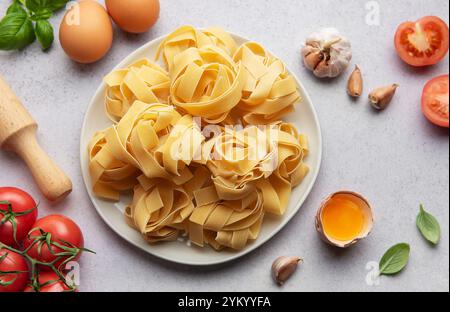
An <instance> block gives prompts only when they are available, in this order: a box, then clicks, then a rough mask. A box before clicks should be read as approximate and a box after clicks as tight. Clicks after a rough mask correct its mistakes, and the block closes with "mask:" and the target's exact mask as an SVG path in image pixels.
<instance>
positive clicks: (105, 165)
mask: <svg viewBox="0 0 450 312" xmlns="http://www.w3.org/2000/svg"><path fill="white" fill-rule="evenodd" d="M158 59H162V60H163V63H164V65H162V66H160V65H158V64H157V63H155V62H156V61H158ZM155 62H151V61H150V60H148V59H143V60H139V61H138V62H135V63H133V64H131V65H129V66H128V67H127V68H123V69H118V70H114V71H113V72H111V73H110V74H108V75H107V76H106V77H105V79H104V80H105V83H106V86H107V91H106V97H105V106H106V112H107V115H108V117H109V118H110V119H111V120H112V122H113V124H112V126H111V127H110V128H108V129H106V130H103V131H100V132H97V133H96V134H95V135H94V137H93V138H92V140H91V142H90V144H89V159H90V163H89V170H90V175H91V180H92V185H93V191H94V193H95V194H96V195H97V196H99V197H101V198H104V199H108V200H113V201H118V200H119V199H120V194H121V193H122V192H127V191H132V193H133V200H132V202H131V203H130V204H129V205H128V206H127V207H126V210H125V219H126V221H127V223H128V224H129V225H130V226H131V227H133V228H135V229H136V230H137V231H139V232H140V233H141V234H142V236H143V237H144V238H145V240H147V241H148V242H149V243H157V242H161V241H171V240H176V239H177V238H178V237H179V236H180V235H187V237H188V238H189V240H190V241H191V242H192V243H194V244H196V245H198V246H205V245H210V246H211V247H213V248H214V249H216V250H220V249H223V248H231V249H235V250H240V249H242V248H244V247H245V246H246V245H247V244H248V243H249V242H250V241H252V240H255V239H256V238H257V237H258V235H259V232H260V229H261V226H262V223H263V220H264V216H265V215H266V214H272V215H277V216H281V215H283V214H284V213H285V211H286V208H287V206H288V202H289V198H290V195H291V191H292V188H294V187H295V186H297V185H298V184H300V183H301V181H302V180H303V178H304V177H305V176H306V175H307V173H308V167H307V165H306V164H305V163H304V159H305V157H306V156H307V155H308V143H307V138H306V137H305V136H304V135H302V134H299V133H298V131H297V129H296V128H295V127H294V126H293V125H292V124H289V123H285V122H283V121H282V117H283V116H285V115H286V114H288V113H289V112H292V111H293V110H294V105H295V104H297V103H299V102H300V101H301V97H300V93H299V91H298V86H297V84H296V81H295V79H294V78H293V77H292V76H291V75H290V74H289V73H288V71H287V70H286V68H285V65H284V64H283V62H282V61H280V60H279V59H277V58H275V57H274V56H272V55H271V54H270V53H268V52H267V51H266V50H265V49H264V48H263V47H262V46H261V45H259V44H257V43H254V42H247V43H244V44H242V45H241V46H238V45H237V43H236V42H235V40H234V39H233V38H232V37H231V36H230V35H229V34H228V33H227V32H225V31H223V30H222V29H219V28H209V29H206V30H198V29H195V28H193V27H190V26H183V27H181V28H179V29H177V30H176V31H175V32H173V33H172V34H170V35H169V36H167V37H166V38H165V39H164V40H163V42H162V43H161V45H160V48H159V51H158V55H157V57H156V60H155Z"/></svg>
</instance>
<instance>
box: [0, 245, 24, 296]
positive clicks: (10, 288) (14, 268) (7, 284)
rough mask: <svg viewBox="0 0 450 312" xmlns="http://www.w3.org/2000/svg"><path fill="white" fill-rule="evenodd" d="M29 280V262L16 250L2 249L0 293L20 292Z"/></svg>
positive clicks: (0, 253) (0, 254)
mask: <svg viewBox="0 0 450 312" xmlns="http://www.w3.org/2000/svg"><path fill="white" fill-rule="evenodd" d="M27 282H28V264H27V261H26V260H25V258H24V257H23V256H21V255H19V254H17V253H15V252H12V251H9V250H6V249H1V250H0V293H1V292H20V291H22V290H24V288H25V287H26V286H27Z"/></svg>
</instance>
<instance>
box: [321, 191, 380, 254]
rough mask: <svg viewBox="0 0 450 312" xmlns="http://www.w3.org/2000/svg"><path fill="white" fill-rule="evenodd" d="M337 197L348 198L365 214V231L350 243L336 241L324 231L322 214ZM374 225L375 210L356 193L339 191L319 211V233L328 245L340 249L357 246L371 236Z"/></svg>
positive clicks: (326, 200) (327, 199) (325, 201)
mask: <svg viewBox="0 0 450 312" xmlns="http://www.w3.org/2000/svg"><path fill="white" fill-rule="evenodd" d="M337 196H341V197H346V198H347V199H349V200H351V201H353V202H354V203H355V204H357V205H358V206H359V207H360V208H361V210H362V212H363V214H364V220H365V222H364V226H363V229H362V230H361V232H360V233H359V235H358V236H357V237H355V238H354V239H351V240H348V241H340V240H336V239H334V238H332V237H330V236H328V235H327V234H326V233H325V231H324V229H323V222H322V212H323V210H324V208H325V206H326V205H327V204H328V203H329V201H330V200H331V199H333V198H335V197H337ZM373 224H374V217H373V210H372V207H371V205H370V204H369V202H368V201H367V200H366V199H365V198H364V197H363V196H362V195H360V194H358V193H355V192H351V191H339V192H336V193H334V194H331V195H330V196H328V197H327V198H326V199H325V200H324V201H323V202H322V204H321V206H320V208H319V210H318V211H317V215H316V230H317V232H319V234H320V236H321V238H322V240H324V241H325V242H326V243H328V244H330V245H333V246H336V247H339V248H348V247H350V246H352V245H354V244H356V243H357V242H359V241H360V240H362V239H364V238H366V237H367V236H369V234H370V232H371V231H372V229H373Z"/></svg>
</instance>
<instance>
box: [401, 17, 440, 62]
mask: <svg viewBox="0 0 450 312" xmlns="http://www.w3.org/2000/svg"><path fill="white" fill-rule="evenodd" d="M448 36H449V31H448V26H447V24H446V23H445V22H444V21H443V20H442V19H440V18H439V17H436V16H426V17H423V18H421V19H420V20H418V21H416V22H406V23H403V24H401V25H400V26H399V27H398V29H397V33H396V34H395V48H396V49H397V53H398V55H399V56H400V58H401V59H402V60H403V61H405V62H406V63H408V64H409V65H412V66H416V67H422V66H429V65H434V64H436V63H438V62H439V61H441V60H442V59H443V58H444V57H445V55H446V54H447V52H448V45H449V38H448Z"/></svg>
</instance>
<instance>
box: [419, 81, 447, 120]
mask: <svg viewBox="0 0 450 312" xmlns="http://www.w3.org/2000/svg"><path fill="white" fill-rule="evenodd" d="M448 88H449V86H448V75H443V76H439V77H436V78H434V79H432V80H430V81H429V82H428V83H427V84H426V85H425V88H424V89H423V93H422V111H423V113H424V115H425V116H426V117H427V118H428V120H429V121H431V122H432V123H434V124H435V125H438V126H441V127H445V128H448V127H449V122H448V96H449V91H448Z"/></svg>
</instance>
